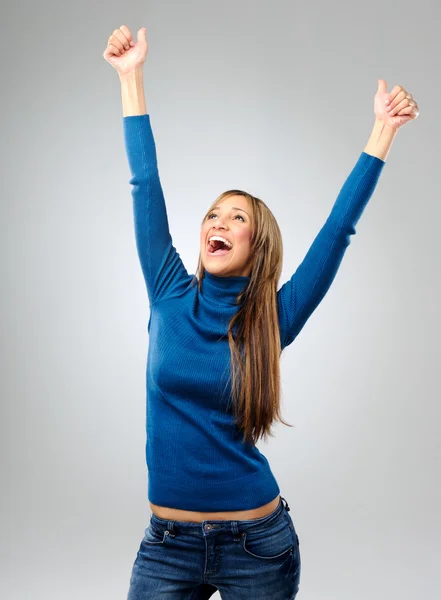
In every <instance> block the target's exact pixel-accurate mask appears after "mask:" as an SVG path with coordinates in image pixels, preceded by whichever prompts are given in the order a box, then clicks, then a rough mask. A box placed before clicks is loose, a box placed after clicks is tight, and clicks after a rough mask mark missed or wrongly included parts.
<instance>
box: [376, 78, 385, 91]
mask: <svg viewBox="0 0 441 600" xmlns="http://www.w3.org/2000/svg"><path fill="white" fill-rule="evenodd" d="M377 92H379V93H383V94H387V84H386V81H385V80H384V79H379V80H378V90H377Z"/></svg>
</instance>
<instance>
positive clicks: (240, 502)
mask: <svg viewBox="0 0 441 600" xmlns="http://www.w3.org/2000/svg"><path fill="white" fill-rule="evenodd" d="M123 127H124V140H125V147H126V152H127V158H128V162H129V167H130V171H131V174H132V177H131V179H130V182H129V183H130V184H132V186H133V187H132V190H131V192H132V197H133V214H134V227H135V236H136V246H137V250H138V256H139V260H140V264H141V268H142V273H143V276H144V279H145V283H146V287H147V293H148V299H149V306H150V319H149V322H148V333H149V348H148V356H147V369H146V395H147V403H146V460H147V467H148V498H149V500H150V502H152V503H153V504H157V505H160V506H166V507H171V508H178V509H183V510H194V511H204V512H215V511H234V510H247V509H253V508H257V507H259V506H262V505H264V504H267V503H268V502H270V501H271V500H273V499H274V498H275V497H276V496H277V494H278V493H279V492H280V489H279V486H278V484H277V481H276V479H275V477H274V475H273V473H272V471H271V468H270V466H269V463H268V460H267V459H266V457H265V456H264V455H263V454H262V453H261V452H260V451H259V450H258V448H257V447H256V446H255V445H254V444H251V443H246V444H244V443H243V442H242V432H241V431H239V429H238V428H237V426H236V424H235V423H234V417H233V412H232V406H231V405H232V403H231V401H230V398H229V396H230V393H231V381H230V382H228V379H229V375H230V350H229V346H228V338H227V329H228V323H229V321H230V320H231V318H232V316H233V315H234V314H235V312H236V311H237V310H238V307H237V306H235V304H234V302H235V298H236V297H237V295H238V294H239V292H240V291H241V290H242V289H243V287H244V286H245V285H246V284H247V282H248V281H249V279H250V278H249V277H245V276H240V277H238V276H235V277H219V276H216V275H212V274H211V273H209V272H208V271H206V272H205V277H204V278H203V279H202V291H201V293H199V292H198V288H197V281H196V277H195V275H194V274H191V275H189V274H188V272H187V270H186V268H185V266H184V264H183V263H182V260H181V258H180V255H179V253H178V252H177V251H176V249H175V247H174V246H173V243H172V237H171V235H170V231H169V225H168V218H167V212H166V205H165V200H164V195H163V191H162V187H161V183H160V178H159V172H158V166H157V157H156V147H155V142H154V138H153V133H152V129H151V124H150V115H148V114H144V115H136V116H128V117H123ZM384 164H385V162H384V161H382V160H381V159H379V158H377V157H374V156H371V155H369V154H366V153H365V152H362V154H361V156H360V157H359V159H358V161H357V163H356V165H355V167H354V168H353V170H352V171H351V173H350V174H349V176H348V178H347V179H346V181H345V183H344V185H343V187H342V189H341V191H340V193H339V195H338V197H337V199H336V201H335V204H334V206H333V208H332V210H331V213H330V215H329V217H328V219H327V220H326V222H325V224H324V225H323V227H322V228H321V230H320V231H319V233H318V235H317V237H316V238H315V240H314V241H313V243H312V245H311V247H310V248H309V250H308V252H307V253H306V255H305V258H304V259H303V261H302V263H301V264H300V265H299V267H298V268H297V270H296V272H295V273H294V275H293V276H292V277H291V278H290V279H289V280H288V281H287V282H286V283H284V284H283V285H282V287H281V288H280V290H279V291H278V293H277V296H278V310H279V322H280V339H281V343H282V349H283V348H285V347H286V346H288V345H289V344H291V343H292V341H293V340H294V339H295V337H296V336H297V335H298V334H299V332H300V330H301V329H302V328H303V326H304V325H305V323H306V321H307V319H308V318H309V316H310V315H311V314H312V312H313V311H314V310H315V308H316V307H317V306H318V304H319V303H320V301H321V300H322V298H323V297H324V295H325V294H326V292H327V290H328V289H329V287H330V285H331V283H332V281H333V279H334V277H335V275H336V273H337V270H338V267H339V265H340V263H341V260H342V258H343V255H344V253H345V251H346V248H347V246H348V245H349V243H350V236H351V235H354V234H355V225H356V224H357V221H358V220H359V218H360V216H361V214H362V212H363V209H364V207H365V206H366V204H367V202H368V200H369V198H370V197H371V196H372V193H373V191H374V189H375V186H376V184H377V181H378V178H379V176H380V174H381V171H382V169H383V167H384ZM193 280H194V281H193ZM192 281H193V285H192ZM227 382H228V383H227Z"/></svg>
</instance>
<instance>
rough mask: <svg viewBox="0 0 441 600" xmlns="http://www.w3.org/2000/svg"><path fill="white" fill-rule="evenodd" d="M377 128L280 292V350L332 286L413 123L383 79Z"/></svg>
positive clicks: (409, 102) (399, 91)
mask: <svg viewBox="0 0 441 600" xmlns="http://www.w3.org/2000/svg"><path fill="white" fill-rule="evenodd" d="M374 110H375V115H376V119H375V124H374V127H373V129H372V133H371V135H370V137H369V140H368V143H367V145H366V147H365V149H364V151H363V152H362V153H361V156H360V157H359V159H358V161H357V163H356V165H355V166H354V168H353V169H352V171H351V173H350V174H349V176H348V178H347V179H346V181H345V183H344V185H343V187H342V188H341V190H340V193H339V195H338V197H337V200H336V201H335V204H334V206H333V208H332V210H331V213H330V215H329V216H328V218H327V220H326V222H325V224H324V225H323V227H322V229H321V230H320V232H319V233H318V235H317V237H316V238H315V240H314V242H313V243H312V245H311V247H310V248H309V250H308V252H307V254H306V256H305V257H304V259H303V261H302V263H301V264H300V265H299V267H298V268H297V270H296V272H295V273H294V275H293V276H292V277H291V279H289V280H288V281H287V282H286V283H285V284H284V285H283V286H282V287H281V288H280V290H279V291H278V293H277V300H278V310H279V323H280V333H281V340H282V349H283V348H284V347H286V346H288V345H289V344H291V343H292V342H293V340H294V339H295V338H296V337H297V335H298V334H299V332H300V331H301V329H302V328H303V326H304V325H305V323H306V322H307V320H308V319H309V317H310V316H311V314H312V313H313V312H314V310H315V309H316V308H317V306H318V305H319V304H320V302H321V300H322V299H323V297H324V296H325V294H326V292H327V291H328V290H329V288H330V286H331V283H332V282H333V280H334V278H335V276H336V274H337V271H338V268H339V266H340V263H341V261H342V258H343V256H344V254H345V251H346V248H347V247H348V246H349V244H350V236H351V235H354V234H355V233H356V231H355V226H356V224H357V222H358V220H359V219H360V216H361V215H362V213H363V210H364V208H365V206H366V204H367V203H368V201H369V199H370V198H371V196H372V194H373V192H374V190H375V187H376V185H377V182H378V179H379V177H380V175H381V172H382V170H383V167H384V165H385V160H386V157H387V155H388V152H389V150H390V148H391V146H392V142H393V140H394V138H395V135H396V133H397V131H398V128H399V127H401V126H402V125H403V124H405V123H407V122H408V121H409V120H410V119H415V118H416V117H417V116H418V114H419V111H418V105H417V104H416V102H415V101H414V100H413V99H412V95H411V94H408V93H407V92H406V90H404V89H403V88H402V86H395V88H394V89H393V90H392V92H391V93H390V94H387V92H386V82H385V81H384V80H382V79H380V80H379V86H378V90H377V94H376V95H375V99H374Z"/></svg>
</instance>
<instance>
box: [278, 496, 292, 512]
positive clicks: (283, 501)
mask: <svg viewBox="0 0 441 600" xmlns="http://www.w3.org/2000/svg"><path fill="white" fill-rule="evenodd" d="M280 499H281V501H282V503H283V505H284V506H285V509H286V510H287V511H290V510H291V509H290V508H289V506H288V502H287V501H286V500H285V498H282V496H280Z"/></svg>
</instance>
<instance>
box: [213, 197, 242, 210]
mask: <svg viewBox="0 0 441 600" xmlns="http://www.w3.org/2000/svg"><path fill="white" fill-rule="evenodd" d="M233 206H235V207H237V208H243V209H244V210H245V211H247V213H248V214H250V203H249V202H248V200H247V198H245V196H228V197H227V198H224V199H223V200H221V201H220V202H216V204H215V205H214V208H218V209H220V210H222V209H224V210H228V209H229V208H232V207H233Z"/></svg>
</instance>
